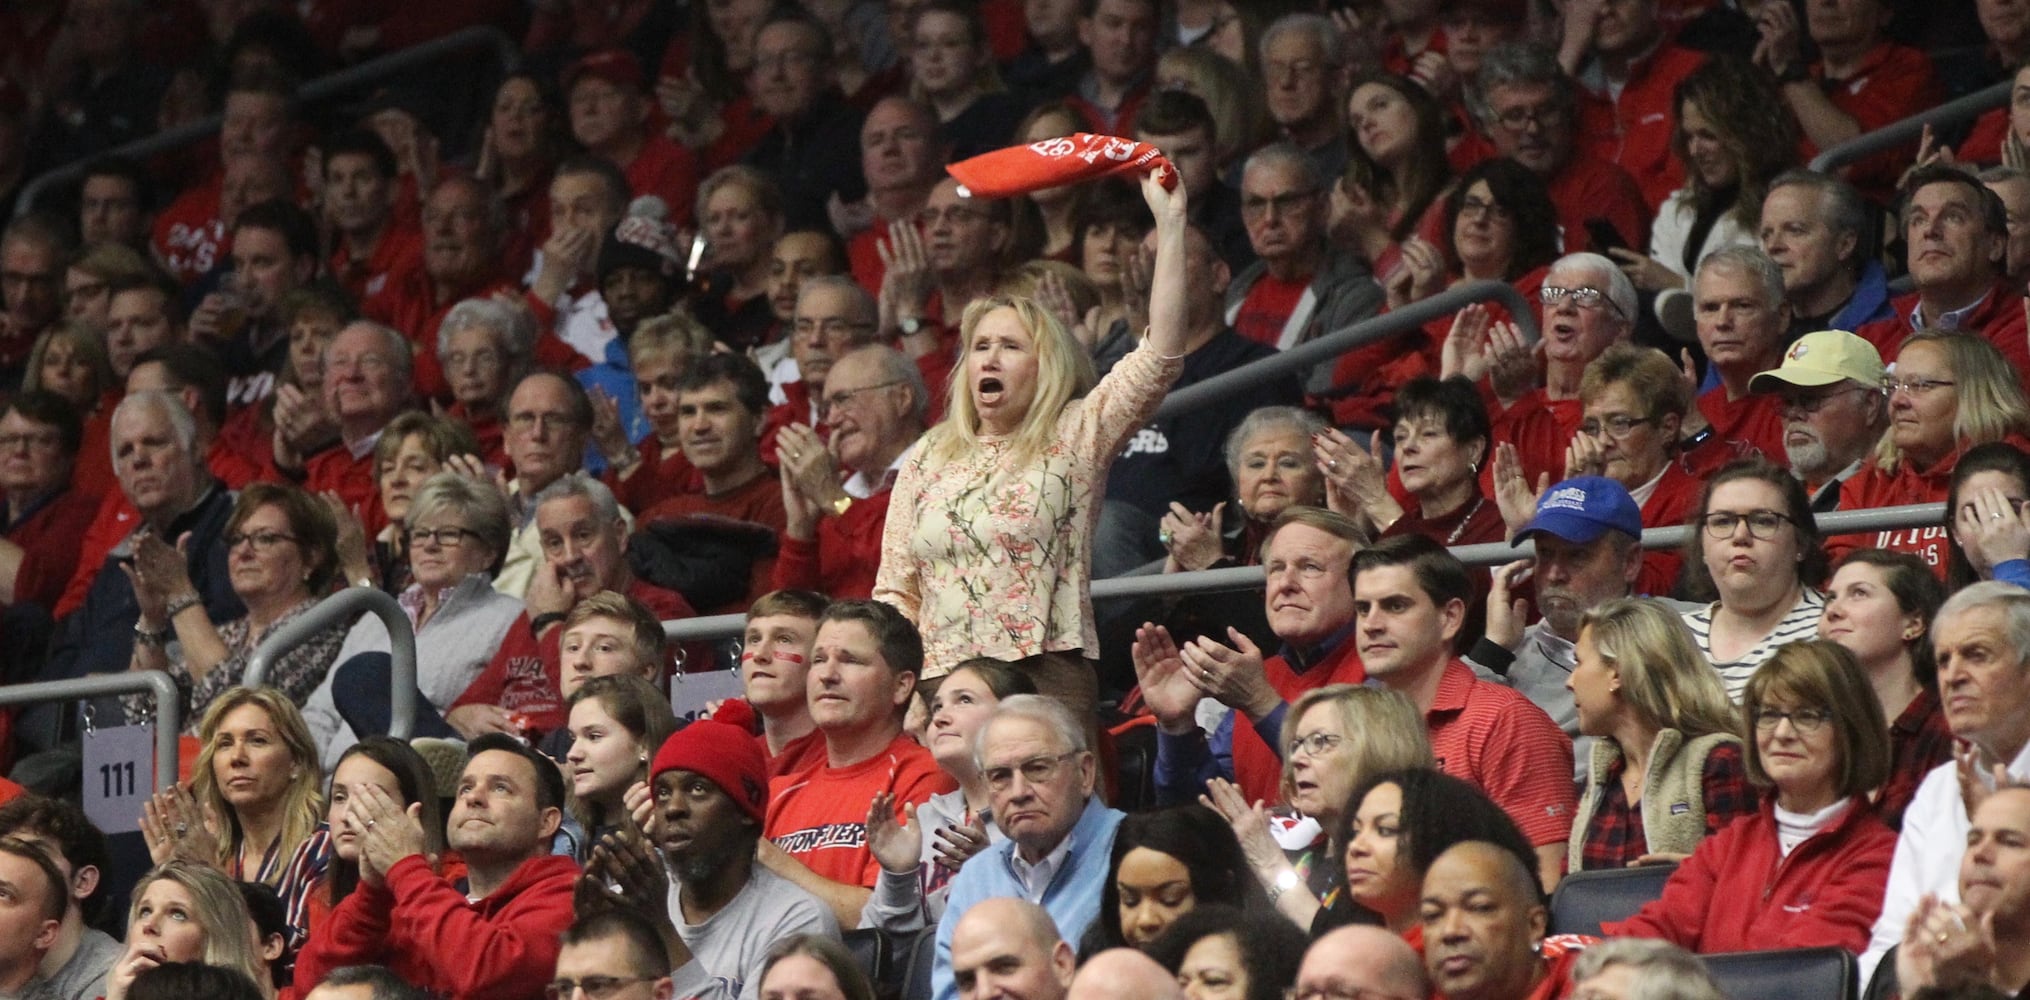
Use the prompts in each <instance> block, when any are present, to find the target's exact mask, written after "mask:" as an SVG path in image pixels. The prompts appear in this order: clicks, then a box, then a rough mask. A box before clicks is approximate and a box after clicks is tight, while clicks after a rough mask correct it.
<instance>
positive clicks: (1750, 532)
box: [1685, 458, 1880, 711]
mask: <svg viewBox="0 0 2030 1000" xmlns="http://www.w3.org/2000/svg"><path fill="white" fill-rule="evenodd" d="M1689 523H1690V525H1691V527H1692V532H1691V535H1690V536H1689V537H1687V538H1686V539H1685V563H1686V566H1687V568H1688V570H1689V572H1688V574H1687V575H1688V576H1689V577H1690V583H1689V585H1688V586H1689V589H1690V591H1691V592H1692V593H1694V594H1698V595H1701V596H1705V597H1717V599H1716V600H1714V601H1713V602H1712V603H1711V604H1708V605H1707V606H1705V607H1703V608H1699V609H1697V610H1695V611H1687V612H1685V624H1686V625H1689V626H1691V629H1692V639H1693V641H1695V642H1697V643H1698V646H1699V652H1701V653H1704V654H1705V656H1706V661H1707V662H1708V663H1711V664H1712V665H1713V669H1714V670H1717V671H1719V672H1720V682H1721V683H1722V684H1723V685H1725V686H1726V688H1727V697H1728V698H1729V699H1730V700H1733V701H1737V702H1738V701H1739V700H1740V698H1741V690H1742V688H1744V687H1746V686H1747V685H1748V678H1749V677H1751V676H1753V675H1754V673H1755V670H1756V668H1757V667H1760V666H1762V664H1763V663H1764V662H1765V661H1767V660H1768V659H1769V658H1770V657H1771V656H1772V655H1774V654H1775V653H1776V650H1777V647H1779V646H1781V645H1783V644H1784V643H1786V642H1791V641H1794V640H1798V639H1809V638H1811V637H1812V636H1813V635H1815V634H1817V631H1818V624H1819V615H1820V614H1821V613H1822V612H1823V611H1824V609H1825V606H1826V602H1825V598H1823V597H1820V596H1819V592H1818V589H1817V588H1818V585H1819V583H1820V581H1822V580H1824V579H1825V578H1826V551H1825V546H1824V544H1823V539H1822V538H1821V537H1820V536H1819V527H1818V520H1817V519H1816V518H1814V517H1813V516H1812V510H1811V498H1810V497H1809V496H1807V495H1805V492H1804V484H1803V483H1801V482H1799V481H1798V480H1797V477H1795V476H1793V475H1791V474H1790V472H1789V470H1787V469H1783V468H1780V467H1778V466H1776V465H1772V464H1771V463H1770V462H1769V461H1768V460H1766V459H1762V458H1749V459H1742V460H1741V461H1738V462H1733V463H1730V464H1728V465H1727V466H1725V467H1724V468H1722V469H1721V470H1720V471H1719V472H1717V473H1715V474H1714V475H1713V478H1712V479H1710V480H1707V482H1706V489H1705V492H1704V493H1702V494H1701V495H1700V497H1699V506H1698V509H1697V510H1696V511H1695V512H1694V513H1693V514H1692V516H1691V519H1690V521H1689ZM1877 711H1880V709H1879V708H1878V709H1877Z"/></svg>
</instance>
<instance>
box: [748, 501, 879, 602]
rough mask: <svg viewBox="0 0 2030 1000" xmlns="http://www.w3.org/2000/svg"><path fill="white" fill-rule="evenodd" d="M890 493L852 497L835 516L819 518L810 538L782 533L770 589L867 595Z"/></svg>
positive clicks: (839, 597)
mask: <svg viewBox="0 0 2030 1000" xmlns="http://www.w3.org/2000/svg"><path fill="white" fill-rule="evenodd" d="M892 492H893V491H892V490H882V491H880V492H878V493H876V494H874V495H873V496H871V497H868V498H867V499H865V500H855V501H853V506H851V507H848V508H846V513H845V514H843V515H841V516H839V517H826V518H820V519H819V520H818V533H817V537H816V538H814V539H812V540H811V541H808V542H802V541H798V540H796V539H794V538H791V537H789V534H788V533H787V532H785V533H784V534H783V536H782V546H781V548H780V549H779V550H777V552H776V556H775V589H777V590H784V589H787V588H791V587H796V588H801V589H804V590H815V591H818V592H820V593H825V594H830V595H832V597H833V598H834V599H835V600H844V599H846V598H853V597H871V596H873V594H874V571H875V570H878V569H880V568H881V531H882V529H883V528H884V527H886V526H887V524H888V498H889V496H890V494H891V493H892Z"/></svg>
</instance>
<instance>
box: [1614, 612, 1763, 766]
mask: <svg viewBox="0 0 2030 1000" xmlns="http://www.w3.org/2000/svg"><path fill="white" fill-rule="evenodd" d="M1588 629H1591V630H1592V633H1593V648H1594V650H1595V651H1597V652H1598V653H1599V654H1600V658H1601V659H1603V660H1606V661H1607V662H1609V663H1611V664H1613V665H1614V671H1615V673H1617V674H1619V675H1620V676H1621V691H1620V696H1621V701H1622V703H1623V704H1625V705H1627V706H1628V709H1629V711H1631V712H1634V713H1635V717H1636V719H1637V721H1640V722H1641V723H1642V724H1643V725H1644V726H1646V727H1648V728H1650V729H1654V730H1659V731H1661V730H1665V729H1675V730H1677V731H1679V732H1681V733H1684V734H1685V736H1687V737H1697V736H1705V735H1707V734H1709V733H1728V732H1733V731H1734V706H1733V705H1732V704H1730V703H1729V702H1728V701H1727V689H1726V688H1725V687H1723V686H1722V685H1721V684H1720V675H1719V674H1717V673H1714V672H1713V669H1712V668H1711V667H1709V666H1707V665H1706V658H1705V657H1704V656H1702V655H1700V654H1699V647H1698V646H1697V645H1695V644H1694V643H1693V642H1692V633H1691V631H1690V630H1689V629H1687V628H1686V627H1685V620H1684V617H1683V616H1681V615H1679V614H1678V613H1677V612H1675V611H1672V610H1671V609H1669V608H1667V607H1665V606H1663V605H1662V604H1660V603H1658V602H1656V601H1652V600H1647V599H1645V598H1639V597H1625V598H1620V599H1618V600H1612V601H1608V602H1607V603H1605V604H1602V605H1599V606H1598V607H1595V608H1592V609H1590V610H1588V611H1587V612H1586V613H1585V615H1583V616H1581V617H1580V619H1579V634H1580V635H1581V636H1583V635H1585V634H1586V631H1587V630H1588ZM1642 749H1644V750H1647V749H1648V748H1647V747H1644V748H1642Z"/></svg>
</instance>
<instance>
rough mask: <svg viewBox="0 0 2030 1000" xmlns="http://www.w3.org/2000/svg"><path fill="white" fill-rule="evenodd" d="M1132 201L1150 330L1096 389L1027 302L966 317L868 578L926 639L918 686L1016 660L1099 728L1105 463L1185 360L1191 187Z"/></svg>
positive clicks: (1157, 188) (1058, 332)
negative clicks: (1146, 233)
mask: <svg viewBox="0 0 2030 1000" xmlns="http://www.w3.org/2000/svg"><path fill="white" fill-rule="evenodd" d="M1164 169H1165V170H1166V171H1167V169H1168V168H1164ZM1142 194H1143V197H1144V199H1146V200H1147V201H1148V203H1149V208H1150V210H1151V211H1152V212H1153V213H1154V214H1155V216H1156V264H1155V274H1154V279H1153V282H1152V285H1151V294H1150V308H1149V330H1148V333H1147V335H1146V336H1145V337H1144V338H1143V340H1142V344H1141V346H1139V347H1137V348H1136V349H1135V350H1134V351H1132V352H1130V353H1129V354H1128V356H1127V357H1126V358H1123V359H1122V360H1121V361H1120V363H1119V364H1117V365H1115V366H1114V369H1113V371H1112V372H1110V373H1109V374H1108V375H1107V377H1106V378H1105V379H1104V380H1101V381H1100V382H1099V383H1098V385H1094V380H1093V368H1092V362H1091V360H1090V358H1089V356H1088V355H1087V354H1086V352H1085V351H1084V350H1083V349H1082V348H1080V346H1079V344H1078V341H1077V340H1076V339H1074V338H1073V337H1072V335H1071V333H1070V331H1068V330H1066V329H1065V328H1064V325H1063V324H1062V323H1059V322H1058V320H1057V318H1056V317H1055V316H1054V315H1052V314H1051V312H1050V311H1049V310H1048V309H1045V308H1043V307H1042V306H1040V305H1039V304H1038V303H1037V302H1035V301H1034V300H1032V299H1029V298H1020V297H1005V296H994V297H991V298H987V299H983V300H980V301H977V302H974V303H972V304H971V305H969V306H967V307H966V311H965V317H964V319H963V321H962V322H961V324H960V333H961V343H962V345H963V346H962V348H961V352H960V357H959V363H958V365H957V366H956V367H955V368H954V369H953V372H952V384H951V388H950V399H951V404H950V412H949V413H948V414H947V415H946V417H945V419H944V421H943V422H942V423H940V424H938V425H937V426H936V427H934V428H932V429H931V430H930V432H929V433H927V434H925V435H924V438H923V441H922V443H921V444H920V446H919V447H917V448H916V449H915V451H914V452H912V453H911V456H910V458H909V460H908V461H907V462H906V463H904V465H903V467H902V469H901V472H900V475H899V476H898V477H897V478H896V482H895V492H894V499H893V500H892V501H891V503H890V506H889V510H888V524H887V529H886V532H885V533H884V535H883V537H882V543H881V553H882V558H881V572H880V573H879V575H878V576H877V577H876V579H875V584H874V596H875V598H876V599H877V600H881V601H885V602H887V603H889V604H892V605H894V606H895V607H896V608H898V609H899V610H901V612H902V613H903V615H904V616H905V617H907V618H909V619H910V620H911V621H913V622H914V623H915V624H916V627H917V630H918V631H920V632H921V633H922V634H923V637H924V654H925V655H924V677H925V678H926V679H928V680H935V679H938V678H942V677H943V676H944V675H945V674H946V673H948V672H950V671H951V669H952V668H953V667H954V666H956V665H957V664H958V663H959V662H960V661H962V660H965V659H967V658H968V657H973V656H991V657H995V658H997V659H1004V660H1009V661H1014V662H1016V663H1017V665H1018V667H1019V668H1020V669H1021V670H1023V671H1024V672H1025V673H1028V674H1029V675H1030V676H1031V678H1032V679H1033V680H1034V681H1035V682H1036V687H1037V690H1038V691H1039V692H1041V693H1043V694H1048V695H1053V696H1055V697H1057V698H1059V699H1061V700H1062V701H1063V702H1064V703H1065V704H1066V705H1067V706H1068V707H1070V708H1071V709H1072V711H1073V712H1074V713H1075V714H1076V715H1077V716H1078V717H1080V718H1097V702H1098V684H1097V681H1096V679H1095V677H1094V675H1093V670H1092V667H1091V666H1090V665H1089V664H1088V663H1087V657H1090V656H1096V655H1097V654H1098V653H1099V640H1098V636H1097V634H1096V632H1095V629H1094V622H1093V613H1092V595H1091V593H1090V589H1089V588H1090V577H1091V572H1092V552H1091V551H1090V550H1089V549H1088V548H1087V545H1088V544H1089V542H1088V540H1089V539H1090V538H1091V537H1092V535H1093V530H1094V527H1095V522H1096V521H1097V519H1098V515H1099V504H1098V500H1099V498H1100V496H1101V495H1102V494H1103V493H1104V492H1105V487H1106V477H1107V467H1108V466H1109V465H1110V464H1112V462H1113V458H1114V456H1115V455H1117V454H1119V453H1120V450H1121V446H1122V444H1123V443H1124V442H1125V441H1126V439H1127V436H1128V435H1129V434H1131V433H1133V432H1134V430H1135V428H1137V427H1140V426H1142V424H1143V423H1145V422H1146V421H1147V420H1148V419H1149V415H1150V414H1151V413H1153V412H1154V411H1155V409H1156V405H1157V404H1158V403H1159V402H1161V401H1162V399H1163V394H1164V393H1165V392H1166V391H1167V390H1168V388H1169V386H1170V383H1171V382H1173V381H1175V380H1176V378H1177V373H1178V372H1179V371H1180V370H1181V369H1182V367H1183V358H1184V353H1185V348H1184V282H1185V275H1184V263H1185V262H1184V228H1185V221H1184V212H1185V192H1184V189H1183V187H1182V186H1179V187H1178V189H1177V190H1175V191H1169V190H1166V189H1165V188H1164V187H1163V185H1162V183H1161V181H1160V179H1159V178H1158V177H1157V176H1156V175H1151V176H1150V177H1148V178H1145V179H1144V180H1143V182H1142Z"/></svg>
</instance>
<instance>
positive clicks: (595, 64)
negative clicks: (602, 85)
mask: <svg viewBox="0 0 2030 1000" xmlns="http://www.w3.org/2000/svg"><path fill="white" fill-rule="evenodd" d="M588 76H590V77H594V78H597V79H600V80H605V81H606V82H607V83H610V84H613V85H614V86H616V87H619V88H621V89H623V90H632V91H636V92H646V91H647V90H648V78H647V77H645V76H643V75H642V72H641V61H640V60H638V59H636V58H635V57H634V53H632V52H629V51H627V50H626V49H600V50H599V51H597V52H591V53H587V54H586V56H585V58H583V59H580V60H578V61H577V62H576V63H574V64H573V65H572V66H571V69H570V70H569V71H568V72H566V73H565V74H564V89H565V90H567V91H568V90H570V89H571V88H572V87H575V86H577V85H578V81H579V80H582V79H584V78H586V77H588Z"/></svg>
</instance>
